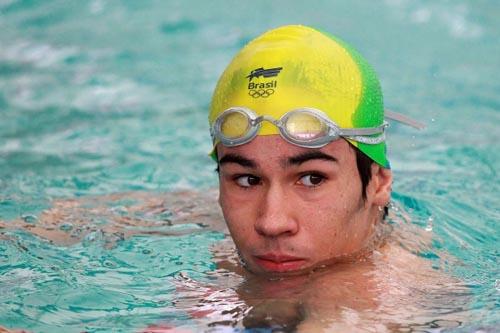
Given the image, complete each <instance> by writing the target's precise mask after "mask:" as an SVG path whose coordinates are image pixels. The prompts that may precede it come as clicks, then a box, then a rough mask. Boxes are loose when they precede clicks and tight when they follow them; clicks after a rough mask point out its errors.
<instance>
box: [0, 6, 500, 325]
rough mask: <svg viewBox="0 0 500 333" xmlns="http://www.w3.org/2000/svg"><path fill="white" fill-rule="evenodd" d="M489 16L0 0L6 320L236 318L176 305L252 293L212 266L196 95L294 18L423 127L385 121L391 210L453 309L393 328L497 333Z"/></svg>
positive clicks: (432, 10) (460, 9)
mask: <svg viewBox="0 0 500 333" xmlns="http://www.w3.org/2000/svg"><path fill="white" fill-rule="evenodd" d="M499 14H500V5H499V4H498V2H496V1H494V0H490V1H488V0H481V1H477V2H474V3H472V2H469V1H464V0H458V1H453V2H451V1H444V0H443V1H423V0H422V1H407V0H386V1H370V2H368V1H335V2H331V1H316V2H310V3H306V2H303V1H293V2H292V1H281V0H280V1H251V2H245V3H238V4H237V5H235V4H232V3H231V4H230V3H229V2H227V1H220V0H219V1H210V2H202V1H199V2H196V3H195V2H194V1H189V2H188V1H159V0H158V1H140V2H138V1H132V0H130V1H105V0H92V1H72V2H68V1H62V0H61V1H20V0H19V1H18V0H0V114H1V116H2V120H1V121H0V223H1V224H0V226H3V227H4V228H3V229H0V326H5V327H8V328H22V329H28V330H30V331H33V332H82V331H86V332H108V331H113V332H137V331H140V330H141V329H144V328H146V327H148V326H149V325H162V324H161V323H170V324H175V325H177V326H182V327H184V328H186V329H189V328H194V327H196V328H197V329H199V330H202V329H207V330H208V329H209V328H210V329H216V328H217V327H219V328H220V327H224V329H228V330H229V329H231V327H233V324H232V323H226V324H227V325H226V326H224V325H222V326H213V325H212V326H208V325H207V326H202V327H201V328H200V327H199V326H196V325H197V324H196V323H195V320H194V319H193V318H192V317H193V316H192V313H191V314H190V313H189V311H188V310H187V309H188V307H187V306H183V305H182V304H183V303H182V302H184V301H186V299H189V298H190V297H192V298H196V297H200V295H202V294H203V293H202V292H200V288H199V286H198V285H197V284H196V283H198V284H201V285H203V284H207V285H210V284H216V285H217V284H218V285H223V286H224V288H222V287H221V290H225V292H227V294H224V293H222V294H221V295H220V299H222V300H223V299H225V298H227V299H232V297H233V298H234V297H235V296H234V294H231V291H232V290H235V289H236V288H237V287H236V286H237V285H238V283H246V282H242V281H241V276H239V275H237V274H233V273H231V274H230V273H227V272H226V273H224V272H223V271H221V270H220V269H217V268H216V267H217V264H216V262H217V260H219V259H220V258H219V259H217V255H219V256H220V255H221V254H220V253H222V256H223V257H224V256H227V257H228V258H230V260H233V261H237V259H235V258H233V257H234V256H233V255H231V253H234V249H232V248H231V246H230V245H227V244H229V243H230V241H229V239H228V236H227V231H226V230H225V229H224V228H223V227H220V226H217V225H216V223H215V222H214V219H217V218H219V219H220V213H219V212H218V210H217V207H216V203H215V197H216V194H215V192H213V191H212V190H211V189H213V188H215V187H216V186H217V177H216V173H215V172H214V168H215V165H214V164H213V163H212V162H211V160H210V158H209V157H208V156H207V152H209V151H210V137H209V133H208V128H207V109H208V104H209V101H210V97H211V93H212V91H213V88H214V86H215V83H216V80H217V78H218V76H219V75H220V74H221V72H222V70H223V69H224V67H225V66H226V64H227V63H228V62H229V61H230V59H231V58H232V56H233V55H234V54H235V53H236V52H237V51H238V50H239V49H240V48H241V47H242V46H243V45H245V43H247V42H248V41H249V40H251V39H252V38H253V37H255V36H257V35H258V34H260V33H262V32H263V31H265V30H267V29H269V28H272V27H276V26H279V25H283V24H290V23H302V24H307V25H312V26H315V27H319V28H322V29H324V30H326V31H329V32H332V33H333V34H335V35H338V36H341V37H342V38H343V39H345V40H346V41H349V43H350V44H352V45H353V46H354V47H356V48H357V49H358V50H359V51H360V52H361V53H362V54H363V55H364V56H365V57H366V58H367V59H368V60H369V62H370V63H371V64H372V65H373V66H374V68H375V69H376V71H377V72H378V74H379V76H380V80H381V84H382V88H383V91H384V99H385V104H386V107H388V108H390V109H393V110H397V111H399V112H403V113H405V114H407V115H409V116H411V117H413V118H415V119H418V120H420V121H423V122H425V123H426V124H427V129H426V130H425V131H422V132H418V131H414V130H412V129H408V128H405V127H403V126H399V125H397V124H393V125H392V126H391V127H390V129H389V134H388V136H389V139H388V145H389V149H390V151H389V157H390V160H391V164H392V168H393V172H394V176H395V182H394V187H393V206H394V207H393V209H392V211H393V212H392V215H391V216H393V219H394V221H393V224H394V225H395V228H397V227H398V225H399V224H401V223H399V222H398V221H406V222H405V223H402V224H405V226H404V228H417V229H418V230H419V232H421V233H422V234H423V235H427V237H428V238H429V239H430V243H429V244H430V245H425V246H419V247H417V246H415V248H412V250H413V251H414V252H418V254H419V255H420V256H421V257H422V258H425V260H426V261H428V262H429V263H430V264H431V265H433V266H434V267H435V268H436V270H439V271H441V272H444V273H446V274H448V275H450V276H453V277H454V278H457V279H459V280H460V281H462V282H461V287H464V288H466V290H467V291H466V292H464V293H465V294H467V295H466V296H467V297H466V298H467V302H465V301H464V302H463V304H460V305H459V306H458V305H457V306H455V307H451V308H453V309H455V310H454V311H455V312H457V313H458V317H461V318H462V319H461V320H457V321H455V322H453V323H451V324H450V322H445V321H441V322H440V316H439V315H436V318H427V319H428V320H427V321H425V320H424V321H423V322H418V323H417V321H415V323H416V324H415V325H414V326H411V325H409V326H406V328H404V327H403V328H401V329H400V330H401V331H405V330H404V329H406V331H410V330H413V331H419V330H420V331H426V330H427V331H432V332H439V331H446V332H448V331H450V332H469V331H478V330H480V329H482V330H483V331H495V330H498V327H499V325H500V311H499V310H500V302H499V299H500V298H499V295H500V278H499V273H500V269H499V267H500V265H499V262H498V261H499V260H498V256H499V245H498V244H499V238H500V227H499V221H500V205H499V194H498V193H500V181H499V180H500V179H499V175H498V173H499V169H498V165H499V164H500V153H499V150H498V148H496V144H497V143H498V142H499V141H500V131H499V130H498V125H499V124H500V97H499V95H498V91H500V81H499V80H498V78H497V74H496V70H497V69H498V68H500V57H498V54H500V21H499V20H498V15H499ZM207 190H208V191H207ZM179 191H184V192H179ZM169 193H170V196H169ZM171 193H184V194H178V195H172V194H171ZM189 193H205V194H204V195H202V196H201V198H200V197H198V196H194V195H192V194H189ZM113 195H116V196H113ZM165 196H167V198H168V200H167V199H165V200H164V201H161V200H160V201H158V200H159V199H158V198H164V197H165ZM176 198H180V199H176ZM155 200H156V201H155ZM175 200H178V202H174V201H175ZM157 201H158V202H157ZM151 202H156V203H155V204H151ZM165 203H166V204H165ZM207 204H208V205H207ZM54 207H57V208H58V209H57V210H55V211H54ZM75 207H76V208H75ZM134 207H135V208H134ZM186 207H187V208H186ZM51 209H52V213H53V214H55V215H50V214H51V213H50V212H51ZM50 216H57V217H58V221H59V222H61V221H62V222H61V223H59V224H57V225H54V226H48V225H47V224H45V222H46V221H47V220H48V219H49V217H50ZM403 217H404V218H403ZM116 221H119V222H116ZM176 222H179V223H176ZM180 222H182V223H180ZM398 223H399V224H398ZM9 226H10V227H9ZM15 226H20V227H15ZM44 228H45V229H44ZM47 228H48V229H47ZM42 229H44V230H51V231H52V232H57V233H58V235H59V234H60V235H59V236H60V237H59V238H58V239H59V240H58V241H54V240H52V242H51V241H50V237H44V234H42V233H41V231H40V230H42ZM405 235H406V236H408V235H409V233H408V232H407V233H405ZM45 236H46V235H45ZM408 238H409V239H408V242H410V243H411V241H412V240H411V239H410V238H411V237H408ZM417 240H418V239H417ZM221 244H225V245H224V246H228V248H229V250H224V251H226V252H224V251H222V250H218V251H219V252H217V251H215V252H214V248H219V247H221V246H222V245H221ZM417 248H418V251H417V250H416V249H417ZM221 251H222V252H221ZM214 272H217V273H214ZM193 281H194V282H193ZM214 281H216V282H214ZM189 283H194V284H195V287H193V289H196V290H197V291H198V293H194V294H193V295H191V294H190V293H189V292H188V291H185V290H184V291H182V288H181V289H180V287H179V285H184V286H186V285H188V286H189ZM196 286H198V287H196ZM460 290H462V289H460ZM183 295H184V296H185V297H184V296H183ZM455 296H456V295H455ZM455 296H453V295H451V294H450V295H449V299H450V304H451V303H452V300H457V299H460V300H462V299H461V298H457V297H455ZM183 297H184V299H183ZM441 298H444V300H445V301H446V299H447V296H446V294H444V295H441ZM220 299H219V300H220ZM237 302H238V301H235V303H234V304H236V303H237ZM458 309H460V311H459V310H458ZM434 310H435V312H436V313H440V312H439V311H438V309H437V308H435V309H434ZM243 312H244V311H243ZM431 312H432V311H431ZM238 318H239V317H238ZM236 327H241V325H240V326H238V325H236Z"/></svg>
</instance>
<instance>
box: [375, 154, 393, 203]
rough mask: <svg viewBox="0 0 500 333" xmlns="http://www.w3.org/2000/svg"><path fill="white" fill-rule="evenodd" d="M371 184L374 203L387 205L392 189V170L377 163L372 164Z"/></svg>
mask: <svg viewBox="0 0 500 333" xmlns="http://www.w3.org/2000/svg"><path fill="white" fill-rule="evenodd" d="M370 183H371V184H370V185H371V186H373V188H372V189H371V190H372V191H373V192H372V194H373V204H374V205H377V206H385V205H387V204H388V203H389V200H390V198H391V191H392V171H391V169H386V168H382V167H380V166H379V165H377V164H375V163H374V164H373V165H372V179H371V181H370Z"/></svg>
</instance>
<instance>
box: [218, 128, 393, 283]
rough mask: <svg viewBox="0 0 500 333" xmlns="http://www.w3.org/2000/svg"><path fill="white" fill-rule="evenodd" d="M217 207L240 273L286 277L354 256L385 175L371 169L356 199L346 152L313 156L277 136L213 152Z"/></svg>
mask: <svg viewBox="0 0 500 333" xmlns="http://www.w3.org/2000/svg"><path fill="white" fill-rule="evenodd" d="M217 155H218V160H219V184H220V186H219V189H220V197H219V203H220V206H221V208H222V212H223V214H224V218H225V220H226V223H227V225H228V228H229V230H230V233H231V236H232V238H233V240H234V242H235V244H236V247H237V248H238V251H239V253H240V255H241V257H242V259H243V261H244V262H245V263H246V265H247V268H248V269H249V270H250V271H252V272H254V273H257V274H264V275H293V274H300V273H303V272H306V271H309V270H311V269H313V268H315V267H318V266H321V265H325V264H328V263H331V262H335V261H342V260H344V259H346V258H349V257H352V256H355V255H357V254H359V253H360V252H363V249H364V248H365V247H366V245H367V244H368V243H369V241H370V239H371V236H372V235H373V232H374V229H375V225H376V223H377V222H379V221H380V220H381V218H382V214H383V213H382V211H381V209H380V208H381V207H383V206H385V205H386V204H387V203H388V202H389V198H390V192H391V182H392V174H391V171H390V170H388V169H384V168H381V167H379V166H378V165H376V164H373V165H372V170H371V171H372V179H371V180H370V182H369V184H368V186H367V189H366V198H365V199H363V196H362V187H361V179H360V176H359V174H358V169H357V165H356V156H355V152H354V149H353V148H352V147H351V146H350V145H349V144H348V143H347V141H345V140H343V139H340V140H336V141H334V142H331V143H330V144H328V145H326V146H325V147H322V148H318V149H311V148H302V147H298V146H295V145H292V144H290V143H287V142H286V141H284V140H283V139H282V138H281V137H280V136H277V135H271V136H258V137H256V138H255V139H254V140H252V141H251V142H249V143H247V144H244V145H241V146H238V147H225V146H222V145H220V144H219V145H218V146H217Z"/></svg>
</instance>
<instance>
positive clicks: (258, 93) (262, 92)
mask: <svg viewBox="0 0 500 333" xmlns="http://www.w3.org/2000/svg"><path fill="white" fill-rule="evenodd" d="M248 94H249V95H250V96H252V97H253V98H259V97H262V98H267V97H269V96H271V95H272V94H274V89H259V90H253V89H252V90H250V91H249V92H248Z"/></svg>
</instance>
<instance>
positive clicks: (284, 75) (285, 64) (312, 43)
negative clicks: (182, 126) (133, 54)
mask: <svg viewBox="0 0 500 333" xmlns="http://www.w3.org/2000/svg"><path fill="white" fill-rule="evenodd" d="M231 107H245V108H249V109H251V110H253V111H254V112H255V113H257V114H258V115H268V116H272V117H274V118H275V119H279V118H281V116H283V115H284V114H285V113H287V112H288V111H291V110H294V109H298V108H314V109H319V110H321V111H323V112H324V113H325V114H326V115H327V116H328V117H329V118H330V119H331V120H332V121H333V122H335V123H336V124H337V125H338V126H339V127H341V128H365V127H377V126H380V125H382V123H383V121H384V107H383V101H382V92H381V89H380V84H379V81H378V78H377V75H376V74H375V72H374V70H373V69H372V68H371V66H370V65H369V64H368V62H367V61H366V60H365V59H364V58H363V57H362V56H361V55H360V54H359V53H358V52H357V51H356V50H354V49H353V48H352V47H350V46H349V45H347V44H346V43H345V42H343V41H341V40H339V39H338V38H336V37H334V36H332V35H330V34H327V33H325V32H321V31H319V30H316V29H314V28H311V27H306V26H301V25H288V26H283V27H279V28H276V29H273V30H270V31H267V32H266V33H264V34H262V35H261V36H259V37H257V38H255V39H254V40H252V41H251V42H249V43H248V44H247V45H246V46H245V47H244V48H243V49H242V50H241V51H240V52H239V53H238V54H237V55H236V56H235V57H234V59H233V60H232V61H231V63H230V64H229V66H228V67H227V68H226V70H225V71H224V73H223V74H222V76H221V77H220V79H219V82H218V83H217V86H216V88H215V91H214V94H213V97H212V103H211V107H210V114H209V123H210V125H212V124H213V123H214V121H215V119H216V118H217V117H218V116H219V115H220V114H221V113H222V112H224V110H226V109H228V108H231ZM273 134H279V130H278V128H277V127H276V126H274V125H273V124H271V123H268V122H264V123H262V127H261V129H260V131H259V133H258V135H273ZM348 141H349V142H350V143H351V144H352V145H354V146H355V147H357V148H358V149H359V150H360V151H362V152H363V153H364V154H366V155H367V156H368V157H370V158H371V159H372V160H373V161H375V162H377V163H378V164H379V165H381V166H382V167H385V168H389V162H388V160H387V157H386V145H385V142H381V143H378V144H365V143H361V142H356V141H353V140H348ZM215 144H217V142H214V145H215Z"/></svg>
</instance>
